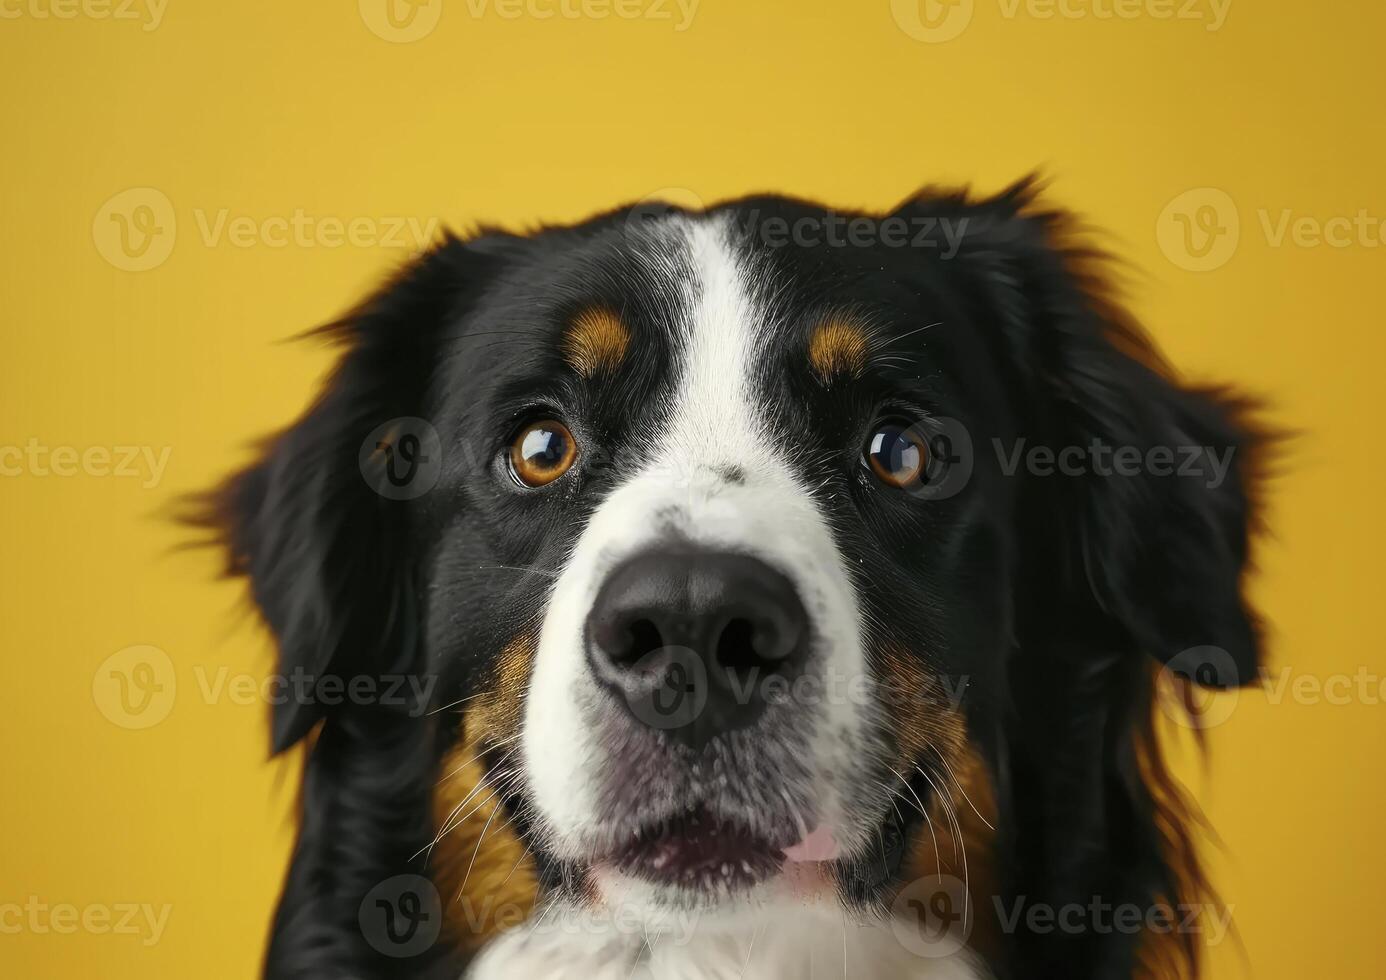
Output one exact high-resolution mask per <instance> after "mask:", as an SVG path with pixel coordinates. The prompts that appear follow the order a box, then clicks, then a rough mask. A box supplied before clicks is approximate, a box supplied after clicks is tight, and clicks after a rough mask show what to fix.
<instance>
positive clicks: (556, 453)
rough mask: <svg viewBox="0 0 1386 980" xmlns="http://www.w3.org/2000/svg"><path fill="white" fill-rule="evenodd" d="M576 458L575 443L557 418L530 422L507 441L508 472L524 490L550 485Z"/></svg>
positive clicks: (571, 435)
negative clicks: (508, 446)
mask: <svg viewBox="0 0 1386 980" xmlns="http://www.w3.org/2000/svg"><path fill="white" fill-rule="evenodd" d="M575 459H577V441H576V440H575V439H574V438H573V434H572V433H571V432H569V431H568V427H567V426H566V425H564V424H563V423H562V422H559V421H558V420H557V419H542V420H540V421H537V422H530V423H529V424H528V425H526V426H524V427H523V428H522V429H520V431H519V432H517V433H515V438H514V439H512V440H511V442H510V473H511V475H512V476H514V477H515V479H516V480H517V481H518V482H519V483H522V484H524V485H525V486H527V487H542V486H544V485H545V484H546V483H552V482H553V481H554V480H557V479H558V478H559V477H560V476H562V475H563V474H564V473H566V472H568V468H569V467H571V466H572V465H573V460H575Z"/></svg>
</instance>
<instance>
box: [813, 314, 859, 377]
mask: <svg viewBox="0 0 1386 980" xmlns="http://www.w3.org/2000/svg"><path fill="white" fill-rule="evenodd" d="M870 350H871V338H870V335H869V334H868V333H867V331H866V328H865V327H864V326H862V325H861V324H860V323H858V322H857V321H855V320H852V319H849V318H847V317H844V316H831V317H829V318H828V319H826V320H824V321H823V322H822V323H820V324H818V326H816V327H814V328H813V333H812V334H811V335H810V336H809V344H808V358H809V364H810V366H812V368H813V370H814V373H815V374H817V375H818V377H819V378H820V379H821V380H822V381H823V382H824V383H825V384H826V383H827V382H829V381H831V380H832V379H833V378H835V377H837V376H839V375H846V376H848V377H853V378H856V377H860V376H861V373H862V371H864V370H866V358H867V355H868V354H869V353H870Z"/></svg>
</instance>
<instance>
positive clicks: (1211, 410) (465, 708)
mask: <svg viewBox="0 0 1386 980" xmlns="http://www.w3.org/2000/svg"><path fill="white" fill-rule="evenodd" d="M1061 224H1062V218H1061V217H1060V216H1058V215H1056V214H1053V213H1047V212H1043V211H1040V210H1038V209H1037V208H1035V207H1034V205H1033V204H1032V203H1031V200H1030V189H1029V186H1028V185H1020V186H1018V187H1016V188H1013V189H1012V190H1010V191H1008V192H1006V193H1004V194H1002V195H1000V196H998V197H996V198H993V199H989V200H985V201H980V202H974V201H969V200H967V199H966V198H965V197H963V196H961V195H950V194H929V193H926V194H923V195H920V196H919V197H917V198H915V199H912V200H910V201H909V202H907V203H906V204H904V205H903V206H902V207H900V208H899V209H897V210H896V211H894V212H891V213H890V214H888V215H865V214H850V215H842V214H840V213H834V212H828V211H825V210H823V209H821V208H819V207H817V206H813V205H810V204H806V203H802V202H798V201H793V200H787V199H783V198H757V199H746V200H742V201H737V202H734V203H731V204H727V205H723V206H719V207H716V208H713V209H710V210H708V211H707V212H700V213H692V212H687V211H683V210H679V209H675V208H664V207H659V208H648V207H645V208H635V209H629V210H623V211H619V212H616V213H612V214H609V215H605V216H602V217H599V218H596V219H594V220H592V221H589V222H586V223H584V224H581V225H578V226H575V227H571V228H553V229H546V230H543V231H541V232H539V233H536V234H533V235H530V236H523V237H521V236H512V235H508V234H503V233H499V232H483V233H481V234H479V235H477V236H475V237H473V238H471V239H470V240H467V241H461V240H453V239H449V240H448V241H446V242H444V243H443V244H441V245H439V246H438V247H436V248H435V249H434V250H432V251H431V252H430V253H429V254H427V255H426V256H424V257H422V258H420V259H419V260H418V261H417V262H415V263H414V264H413V265H412V266H411V267H409V268H408V269H406V270H405V271H404V272H403V273H402V274H401V275H400V276H399V277H398V278H397V279H396V280H395V281H394V282H392V283H390V284H389V285H388V286H387V287H385V288H384V289H382V290H381V291H380V292H379V293H378V294H377V295H376V296H374V297H373V298H371V299H370V300H368V301H367V302H366V303H365V304H364V305H363V306H362V307H360V308H359V309H358V310H357V311H355V312H354V313H353V314H351V315H350V316H349V317H347V318H346V319H344V320H343V321H342V323H340V324H338V325H337V326H336V327H335V328H334V329H335V334H336V336H337V337H338V338H339V339H340V340H341V341H342V342H343V343H344V344H345V345H346V351H345V353H344V354H343V356H342V360H341V362H340V365H339V367H338V369H337V371H336V373H335V375H334V376H333V378H332V379H331V381H330V383H329V385H328V387H327V389H326V391H325V393H324V394H323V396H322V397H321V399H320V400H319V401H318V402H317V403H316V404H315V405H314V406H313V407H312V408H311V409H310V410H309V411H308V413H307V414H306V415H305V417H304V418H303V419H302V420H301V421H300V422H299V423H298V424H297V425H295V426H294V427H293V428H291V429H289V430H288V431H287V432H285V433H284V434H283V435H282V436H280V437H279V438H278V439H277V440H275V441H274V442H273V443H271V444H270V446H269V447H268V449H267V451H266V453H265V456H264V458H263V460H262V461H261V462H259V463H258V464H256V465H255V466H253V467H252V468H250V469H249V470H247V471H245V472H244V473H243V474H241V475H240V476H238V477H237V478H235V479H234V480H233V481H232V482H231V483H230V484H229V485H228V486H227V488H226V489H225V490H224V491H223V492H222V494H221V495H220V496H219V498H218V504H217V506H218V511H217V519H218V521H219V522H221V523H222V524H223V526H225V527H227V528H228V540H229V544H230V549H231V554H232V556H233V562H232V567H233V569H234V570H235V571H237V572H241V573H245V574H248V575H249V576H250V578H251V580H252V583H253V587H254V593H255V597H256V599H257V601H258V603H259V605H260V607H261V608H262V610H263V612H264V614H265V616H266V618H267V620H268V622H269V623H270V625H271V626H272V628H273V629H274V630H275V632H276V633H277V635H278V640H279V646H280V651H281V657H282V661H283V670H284V671H286V672H288V671H291V670H299V671H302V672H306V673H307V675H308V676H310V677H313V676H326V675H344V676H349V677H357V676H367V677H372V678H376V679H380V680H381V681H382V683H381V685H380V687H378V688H376V689H377V690H383V689H384V681H383V679H384V678H385V677H386V675H391V674H396V673H397V674H409V675H415V676H426V677H428V678H430V679H433V678H436V679H438V683H437V684H436V686H430V687H429V691H430V693H431V701H430V703H429V707H430V708H431V709H434V710H433V713H429V714H426V713H423V712H420V711H417V710H403V709H402V708H401V706H399V705H396V704H386V703H383V699H377V700H376V701H373V702H369V703H356V702H354V701H353V699H352V698H350V697H347V698H343V699H341V700H342V702H343V703H341V704H335V705H331V706H328V705H325V704H324V703H323V699H321V698H299V699H294V700H291V701H290V702H289V703H286V704H284V705H283V706H281V707H280V708H278V709H277V711H276V715H275V718H274V734H275V744H276V746H277V747H278V748H284V747H286V746H288V745H290V744H292V743H294V742H296V741H297V740H298V739H300V738H301V737H302V736H304V735H305V734H306V733H308V732H309V731H310V730H311V729H313V727H314V726H315V725H317V724H318V723H319V722H322V723H323V724H322V728H321V731H320V734H319V736H318V739H317V742H316V745H315V747H314V751H313V761H312V762H311V763H310V770H309V774H308V777H307V783H306V788H307V794H308V795H307V798H306V801H305V803H306V810H305V817H304V827H303V830H302V833H301V836H300V844H299V852H298V854H297V856H296V859H295V860H296V865H295V871H294V873H293V874H292V875H291V877H290V882H289V885H288V889H287V893H286V898H285V902H284V907H283V909H281V917H280V924H279V926H278V934H277V936H276V943H277V944H278V945H279V954H278V955H280V957H281V959H282V960H283V961H285V962H287V961H288V960H289V959H291V958H297V960H300V961H301V960H305V959H306V958H309V957H312V956H318V957H329V956H331V955H342V956H346V955H347V951H348V949H349V947H351V943H349V942H347V941H345V940H342V939H341V938H340V937H338V938H337V939H330V938H329V937H330V936H331V935H332V929H334V928H343V929H347V930H348V931H350V929H351V928H352V924H353V923H354V919H353V918H352V916H353V915H354V914H355V911H356V905H357V904H359V902H360V897H361V896H360V893H361V891H362V889H363V887H366V886H369V884H370V883H371V882H373V881H375V880H378V879H379V878H380V877H381V876H384V875H388V874H390V873H392V871H399V870H403V869H405V868H407V867H409V859H410V858H411V857H413V856H414V855H415V854H416V853H417V852H418V850H419V848H420V846H421V844H427V843H428V842H429V841H430V840H432V839H436V837H437V836H438V832H439V831H440V829H446V824H447V823H448V821H450V820H459V819H461V818H463V817H464V816H465V814H466V812H467V809H468V808H471V807H478V806H480V805H481V804H482V803H484V802H486V800H487V799H490V800H492V802H495V803H501V804H503V809H504V814H505V816H504V817H503V818H502V819H503V820H508V821H513V823H514V825H515V826H516V827H517V828H519V829H520V830H521V831H522V832H523V834H524V839H525V841H526V844H527V845H528V847H529V848H530V849H531V850H532V852H533V853H534V855H535V858H536V860H537V862H538V866H539V869H540V876H541V878H542V879H543V881H544V883H545V884H546V886H547V887H549V888H550V889H552V890H556V891H560V892H563V893H565V894H568V895H569V896H571V897H573V898H574V899H575V900H578V901H586V902H594V903H603V902H617V901H619V902H624V903H629V904H630V905H632V906H634V907H636V908H638V909H641V910H644V912H647V913H648V914H649V915H651V916H656V915H658V914H659V913H660V912H661V911H664V910H668V909H688V908H696V909H699V910H700V911H702V912H705V913H711V914H712V915H713V916H714V917H715V916H716V914H717V913H718V912H720V911H723V910H726V911H733V912H735V911H738V910H744V909H745V908H746V907H747V906H756V907H759V906H762V905H764V904H765V903H767V902H771V901H774V900H775V899H776V897H777V896H779V895H781V894H786V895H794V896H797V897H799V898H803V897H805V896H808V897H810V898H812V897H815V896H821V897H831V898H833V899H840V900H843V901H845V902H846V903H847V904H848V905H855V906H863V907H872V906H878V905H880V904H881V903H883V902H886V901H888V900H889V897H890V896H891V894H893V891H894V889H896V888H898V887H899V885H900V884H901V882H902V880H903V879H904V878H906V877H907V876H908V874H909V868H910V867H911V860H912V858H911V855H912V854H915V853H916V852H917V850H918V849H919V847H920V846H922V842H923V841H924V840H926V839H929V838H930V837H931V836H932V838H933V840H934V841H935V847H938V845H937V843H936V842H937V837H938V833H939V832H942V833H943V834H945V835H947V836H948V837H949V838H950V839H952V840H953V841H954V843H955V846H956V841H957V840H958V839H960V838H964V837H966V836H967V833H966V831H964V830H963V828H962V827H961V821H960V820H954V819H952V818H954V817H956V815H957V811H959V810H962V811H963V812H964V813H965V812H966V810H967V809H968V808H971V809H973V811H974V812H976V804H975V803H974V801H973V799H972V798H967V799H966V802H964V797H965V796H966V789H965V787H964V786H963V785H962V784H963V782H964V780H963V779H962V778H960V773H962V772H963V771H967V772H970V773H974V774H975V773H978V772H980V773H982V774H983V776H982V779H981V782H980V783H974V784H973V785H978V786H979V788H982V789H984V795H985V797H986V798H987V800H988V801H989V802H988V803H987V804H985V805H984V806H983V809H986V810H989V811H990V812H989V813H988V815H987V818H983V817H982V815H981V814H980V813H978V814H977V817H978V819H979V820H981V819H986V822H987V823H988V824H989V825H994V828H995V831H996V832H995V834H994V835H991V837H990V840H989V843H988V849H989V851H990V860H989V864H990V866H991V869H992V871H991V873H992V877H993V879H994V880H995V882H996V887H997V888H998V889H1000V890H1003V891H1011V892H1015V891H1018V890H1026V891H1028V892H1030V893H1031V894H1034V893H1037V892H1038V893H1041V894H1052V895H1055V896H1064V895H1069V894H1073V895H1082V894H1083V893H1084V892H1085V891H1088V895H1089V896H1090V895H1091V894H1096V893H1099V892H1100V893H1103V894H1106V893H1109V892H1113V891H1115V892H1119V893H1121V894H1139V895H1143V896H1145V897H1146V898H1147V899H1148V898H1150V897H1151V896H1154V895H1157V894H1166V893H1172V892H1174V891H1175V890H1177V888H1178V886H1179V883H1178V881H1177V875H1176V874H1175V873H1174V872H1173V871H1172V870H1170V866H1169V864H1168V853H1167V846H1168V844H1169V841H1168V840H1167V839H1165V838H1164V837H1162V836H1161V835H1162V833H1164V832H1165V831H1166V830H1167V828H1163V827H1161V826H1160V824H1161V821H1160V820H1159V819H1158V812H1159V810H1160V807H1161V806H1162V805H1163V804H1162V801H1161V799H1160V798H1159V797H1160V795H1161V794H1160V793H1159V792H1158V791H1157V789H1156V788H1152V787H1151V786H1150V785H1149V783H1150V779H1151V775H1150V765H1151V763H1150V760H1149V758H1148V750H1147V749H1146V748H1143V745H1144V742H1143V741H1142V737H1141V734H1140V733H1141V732H1144V731H1146V730H1147V727H1148V717H1149V710H1150V688H1151V675H1152V671H1151V670H1150V669H1149V664H1150V663H1152V662H1154V663H1157V664H1158V663H1164V664H1168V665H1169V666H1170V669H1171V670H1172V671H1173V672H1175V673H1177V674H1181V675H1189V676H1193V677H1194V678H1195V679H1196V680H1197V681H1199V682H1202V683H1205V684H1211V685H1214V686H1227V685H1232V684H1240V683H1246V682H1248V681H1250V680H1251V679H1253V678H1254V676H1255V673H1256V664H1257V639H1256V633H1255V629H1254V625H1253V623H1252V621H1251V618H1250V617H1249V615H1248V613H1247V610H1246V608H1245V606H1244V604H1243V602H1242V599H1241V595H1240V578H1241V573H1242V570H1243V565H1244V563H1245V559H1246V543H1247V525H1248V506H1247V501H1246V491H1245V486H1244V482H1245V479H1246V477H1247V475H1248V469H1247V467H1246V465H1245V459H1246V450H1247V448H1248V443H1247V439H1248V437H1247V436H1246V435H1245V434H1244V432H1243V431H1242V429H1241V428H1240V427H1239V425H1238V423H1237V422H1236V420H1235V417H1236V415H1237V411H1238V410H1237V406H1235V405H1234V404H1231V403H1229V402H1228V401H1227V400H1226V399H1223V398H1220V397H1217V396H1214V395H1212V394H1209V393H1205V392H1197V391H1193V390H1189V389H1185V388H1181V387H1179V386H1178V385H1176V384H1174V383H1173V382H1171V381H1170V380H1169V377H1168V374H1167V372H1165V371H1164V370H1163V369H1162V368H1161V367H1160V365H1159V364H1158V363H1157V361H1156V359H1155V358H1154V356H1153V354H1152V353H1151V351H1150V349H1149V347H1148V346H1147V345H1146V344H1145V342H1144V341H1143V340H1142V338H1141V335H1140V333H1139V331H1138V330H1136V329H1135V328H1134V327H1133V326H1132V325H1130V324H1129V323H1127V322H1126V320H1125V318H1124V317H1123V316H1122V315H1121V314H1120V313H1119V311H1117V310H1116V309H1115V307H1113V306H1112V305H1111V304H1110V302H1109V301H1108V300H1107V299H1106V297H1105V295H1104V293H1103V291H1102V289H1101V287H1100V285H1099V283H1098V282H1097V280H1095V279H1094V278H1092V277H1091V276H1090V275H1089V274H1088V273H1087V272H1086V271H1085V270H1086V269H1087V268H1088V262H1087V260H1088V257H1087V256H1084V255H1082V254H1080V253H1077V252H1075V251H1073V250H1072V249H1068V248H1065V247H1063V246H1062V244H1061V241H1060V239H1061V235H1062V227H1061ZM1238 454H1240V455H1238ZM1190 651H1193V652H1192V653H1190ZM1151 656H1153V657H1154V658H1155V659H1154V661H1150V660H1148V659H1147V658H1148V657H1151ZM414 707H417V706H414ZM439 709H446V710H439ZM459 712H460V713H461V714H462V715H463V718H464V722H463V723H462V724H460V725H459V724H458V723H457V714H458V713H459ZM454 742H458V743H460V744H462V745H464V746H465V747H466V748H465V751H466V752H467V753H468V755H469V756H472V757H474V758H476V759H479V760H480V761H481V764H482V766H483V768H484V770H485V771H486V772H487V782H486V784H485V785H484V786H481V787H478V788H477V790H476V792H474V793H471V794H469V795H468V797H467V798H466V799H464V800H462V801H461V803H460V804H459V805H458V806H457V807H456V808H454V809H452V810H451V811H450V813H449V814H448V817H447V818H445V820H444V821H443V824H444V826H443V827H441V828H440V827H439V826H438V825H437V823H431V822H430V817H429V814H430V805H429V797H430V795H431V792H432V788H433V785H434V784H435V783H436V782H437V781H438V780H439V779H440V778H442V777H443V776H444V775H445V773H443V772H441V771H440V769H441V768H442V762H441V760H442V759H443V758H444V757H445V755H446V753H447V752H448V750H449V748H450V747H451V746H452V745H453V743H454ZM954 804H956V805H954ZM495 812H496V813H499V812H500V811H495ZM941 814H945V815H946V819H944V820H939V821H938V822H939V823H940V824H941V826H940V827H938V828H935V827H934V822H935V820H931V819H930V815H933V816H934V817H935V818H936V819H937V818H938V817H939V816H940V815H941ZM1165 836H1166V837H1167V836H1168V835H1167V833H1166V835H1165ZM478 846H480V845H478ZM472 857H473V860H475V854H473V855H472ZM934 859H935V855H934V853H933V850H932V849H931V850H930V853H929V858H928V861H927V866H929V867H932V866H933V863H932V862H933V861H934ZM977 860H978V861H981V860H982V858H981V857H980V856H979V857H978V858H977ZM1085 897H1088V896H1085ZM344 922H345V923H346V925H342V923H344ZM295 931H297V933H298V935H289V934H290V933H293V932H295ZM305 936H307V937H309V938H304V937H305ZM310 940H311V941H310ZM359 945H360V944H359V943H357V944H356V946H357V947H359ZM359 954H360V950H359V949H358V950H357V955H358V959H359ZM274 955H276V954H274V953H272V961H273V956H274ZM1108 955H1110V954H1108V953H1105V952H1101V951H1095V952H1092V953H1090V954H1078V953H1075V952H1074V948H1073V947H1072V946H1070V947H1069V950H1068V952H1067V953H1066V954H1065V957H1066V958H1065V960H1064V962H1065V963H1066V964H1069V965H1070V966H1072V965H1073V964H1075V963H1078V962H1080V961H1082V959H1083V957H1084V956H1088V957H1089V959H1090V960H1091V962H1092V963H1093V964H1097V963H1098V962H1099V961H1101V962H1106V961H1105V960H1103V959H1102V958H1103V957H1104V956H1108Z"/></svg>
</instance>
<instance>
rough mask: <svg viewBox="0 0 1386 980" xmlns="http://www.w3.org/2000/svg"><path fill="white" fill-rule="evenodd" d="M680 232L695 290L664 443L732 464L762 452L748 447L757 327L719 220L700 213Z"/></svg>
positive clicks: (755, 425) (756, 430)
mask: <svg viewBox="0 0 1386 980" xmlns="http://www.w3.org/2000/svg"><path fill="white" fill-rule="evenodd" d="M688 232H689V248H690V250H691V252H692V258H693V268H694V272H695V275H696V276H697V286H696V289H697V294H696V296H695V304H696V305H695V306H694V307H693V310H692V311H691V323H690V324H689V327H690V331H689V336H688V338H687V347H686V348H685V350H684V352H683V364H682V370H681V375H682V376H681V377H680V379H679V382H678V394H677V396H676V401H675V414H674V421H673V425H672V429H673V431H672V432H670V433H669V435H670V437H671V438H670V440H669V443H670V447H671V449H672V450H673V451H675V452H682V453H684V454H686V456H687V457H688V462H690V463H693V464H695V465H696V464H709V465H710V464H719V463H722V464H727V463H730V464H738V465H740V464H744V463H745V462H747V461H748V460H754V459H757V458H758V457H760V456H762V455H763V451H762V452H757V451H756V450H757V448H758V446H757V441H758V440H757V438H756V437H757V436H758V435H760V434H762V433H763V429H764V421H763V417H762V411H758V410H757V408H758V406H757V405H756V398H755V393H754V392H753V391H752V390H751V375H752V370H753V365H754V363H755V360H756V358H757V357H758V356H759V354H760V349H761V338H762V337H763V336H764V326H763V324H762V323H761V317H760V316H758V315H757V311H756V310H754V309H753V308H752V303H751V299H750V297H749V296H748V295H747V290H746V288H745V281H746V278H745V276H744V274H743V272H742V270H741V269H740V268H739V267H738V264H737V262H736V258H735V256H734V254H733V253H732V251H731V249H730V248H729V247H728V245H727V242H726V240H725V235H724V230H723V223H722V222H720V221H716V220H713V219H708V220H705V221H701V222H698V223H696V224H691V225H690V226H689V229H688Z"/></svg>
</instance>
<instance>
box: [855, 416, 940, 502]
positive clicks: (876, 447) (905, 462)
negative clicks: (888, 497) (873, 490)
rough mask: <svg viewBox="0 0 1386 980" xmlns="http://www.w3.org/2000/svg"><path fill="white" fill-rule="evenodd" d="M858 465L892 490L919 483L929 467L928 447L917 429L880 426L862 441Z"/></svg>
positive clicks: (889, 424)
mask: <svg viewBox="0 0 1386 980" xmlns="http://www.w3.org/2000/svg"><path fill="white" fill-rule="evenodd" d="M862 462H864V463H865V464H866V465H867V466H868V467H870V469H871V472H872V473H875V474H876V476H877V477H878V478H880V479H881V480H882V481H883V482H885V483H888V484H890V485H891V486H892V487H911V486H914V485H915V484H918V483H921V482H923V480H924V478H925V476H926V471H927V469H928V467H929V444H928V443H927V442H926V441H925V439H924V433H923V432H920V431H919V429H918V427H915V426H910V425H908V424H907V423H905V422H881V423H880V424H878V425H877V426H876V431H875V432H873V433H871V438H870V439H868V440H867V441H866V449H865V450H864V451H863V453H862Z"/></svg>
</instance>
